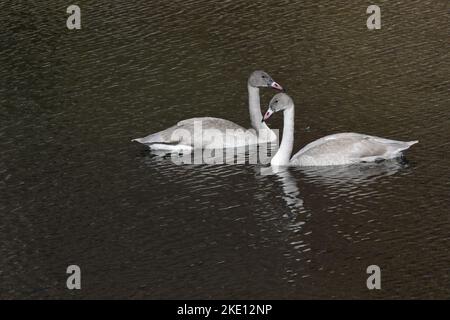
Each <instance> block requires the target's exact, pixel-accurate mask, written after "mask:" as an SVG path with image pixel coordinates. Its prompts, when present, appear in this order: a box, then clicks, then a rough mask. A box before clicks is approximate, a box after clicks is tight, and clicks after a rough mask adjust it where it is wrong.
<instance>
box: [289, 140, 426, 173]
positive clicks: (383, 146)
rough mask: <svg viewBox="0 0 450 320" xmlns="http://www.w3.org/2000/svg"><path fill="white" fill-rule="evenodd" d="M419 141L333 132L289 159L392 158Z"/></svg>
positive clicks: (327, 161)
mask: <svg viewBox="0 0 450 320" xmlns="http://www.w3.org/2000/svg"><path fill="white" fill-rule="evenodd" d="M417 142H418V141H409V142H405V141H397V140H390V139H384V138H380V137H375V136H369V135H365V134H359V133H339V134H333V135H329V136H326V137H323V138H321V139H318V140H316V141H314V142H311V143H309V144H308V145H306V146H305V147H304V148H302V149H301V150H300V151H299V152H297V153H296V154H295V155H294V156H293V157H292V159H291V162H292V163H293V164H296V165H311V166H314V165H341V164H350V163H358V162H372V161H376V160H381V159H392V158H396V157H398V156H400V155H401V152H402V151H404V150H406V149H408V148H409V147H410V146H412V145H413V144H415V143H417Z"/></svg>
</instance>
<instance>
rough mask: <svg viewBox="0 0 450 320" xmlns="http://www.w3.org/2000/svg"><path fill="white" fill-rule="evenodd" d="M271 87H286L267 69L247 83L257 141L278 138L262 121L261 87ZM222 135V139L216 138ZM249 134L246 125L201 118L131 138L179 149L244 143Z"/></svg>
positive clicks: (149, 143) (163, 148) (157, 148)
mask: <svg viewBox="0 0 450 320" xmlns="http://www.w3.org/2000/svg"><path fill="white" fill-rule="evenodd" d="M270 87H271V88H274V89H276V90H279V91H283V90H284V89H283V88H282V87H281V86H280V85H279V84H278V83H277V82H275V81H274V80H273V79H272V78H271V77H270V76H269V75H268V74H267V73H266V72H264V71H260V70H257V71H254V72H253V73H252V74H251V75H250V77H249V79H248V82H247V88H248V99H249V111H250V119H251V123H252V127H253V128H254V129H255V130H257V132H258V137H255V136H254V135H252V137H255V140H256V142H263V141H273V140H275V139H276V136H275V134H274V133H273V131H272V130H270V129H269V127H267V125H266V124H265V123H264V122H262V121H261V120H262V114H261V106H260V100H259V88H270ZM197 128H198V129H197ZM217 133H218V134H217ZM215 135H216V136H215ZM219 135H221V139H216V138H217V136H219ZM249 135H251V134H250V133H249V132H248V131H247V130H246V129H245V128H243V127H241V126H240V125H237V124H235V123H234V122H231V121H229V120H225V119H220V118H212V117H201V118H191V119H186V120H183V121H180V122H178V123H177V124H176V125H174V126H172V127H170V128H168V129H165V130H163V131H160V132H157V133H153V134H150V135H148V136H146V137H144V138H137V139H133V140H131V141H136V142H139V143H142V144H145V145H147V146H149V147H150V149H153V150H166V151H177V150H192V149H194V148H228V147H237V146H243V145H246V144H249V141H251V139H249ZM250 143H251V142H250Z"/></svg>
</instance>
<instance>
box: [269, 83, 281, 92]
mask: <svg viewBox="0 0 450 320" xmlns="http://www.w3.org/2000/svg"><path fill="white" fill-rule="evenodd" d="M270 86H271V87H272V88H274V89H276V90H279V91H284V89H283V87H282V86H280V85H279V84H278V83H277V82H275V81H273V82H272V83H271V84H270Z"/></svg>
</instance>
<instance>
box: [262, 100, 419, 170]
mask: <svg viewBox="0 0 450 320" xmlns="http://www.w3.org/2000/svg"><path fill="white" fill-rule="evenodd" d="M280 111H283V116H284V119H283V123H284V124H283V126H284V129H283V137H282V139H281V144H280V148H279V149H278V151H277V153H276V154H275V155H274V157H273V158H272V159H271V161H270V164H271V165H272V166H332V165H346V164H354V163H361V162H376V161H380V160H388V159H394V158H398V157H400V156H401V155H402V152H403V151H404V150H406V149H408V148H409V147H410V146H412V145H413V144H415V143H417V142H418V141H408V142H405V141H397V140H389V139H384V138H379V137H375V136H369V135H365V134H360V133H353V132H348V133H347V132H346V133H338V134H332V135H329V136H326V137H323V138H320V139H318V140H316V141H313V142H311V143H309V144H307V145H306V146H305V147H303V148H302V149H301V150H300V151H298V152H297V153H296V154H294V156H292V157H291V154H292V148H293V145H294V102H293V101H292V99H291V98H290V97H289V96H288V95H287V94H285V93H278V94H276V95H275V96H274V97H273V98H272V100H271V101H270V103H269V108H268V110H267V112H266V113H265V115H264V118H263V120H262V121H266V120H267V119H269V118H270V117H271V116H272V115H273V114H274V113H276V112H280Z"/></svg>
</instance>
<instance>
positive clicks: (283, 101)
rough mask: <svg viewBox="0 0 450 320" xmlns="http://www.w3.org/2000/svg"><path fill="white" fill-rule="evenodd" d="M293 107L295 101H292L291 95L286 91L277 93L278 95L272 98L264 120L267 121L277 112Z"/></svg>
mask: <svg viewBox="0 0 450 320" xmlns="http://www.w3.org/2000/svg"><path fill="white" fill-rule="evenodd" d="M293 107H294V101H292V98H291V97H289V96H288V95H287V94H286V93H284V92H280V93H277V94H276V95H274V96H273V98H272V100H270V103H269V108H268V109H267V111H266V113H265V114H264V117H263V119H262V121H263V122H264V121H266V120H267V119H269V118H270V117H271V116H272V115H273V114H274V113H276V112H279V111H283V110H286V109H288V108H293Z"/></svg>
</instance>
